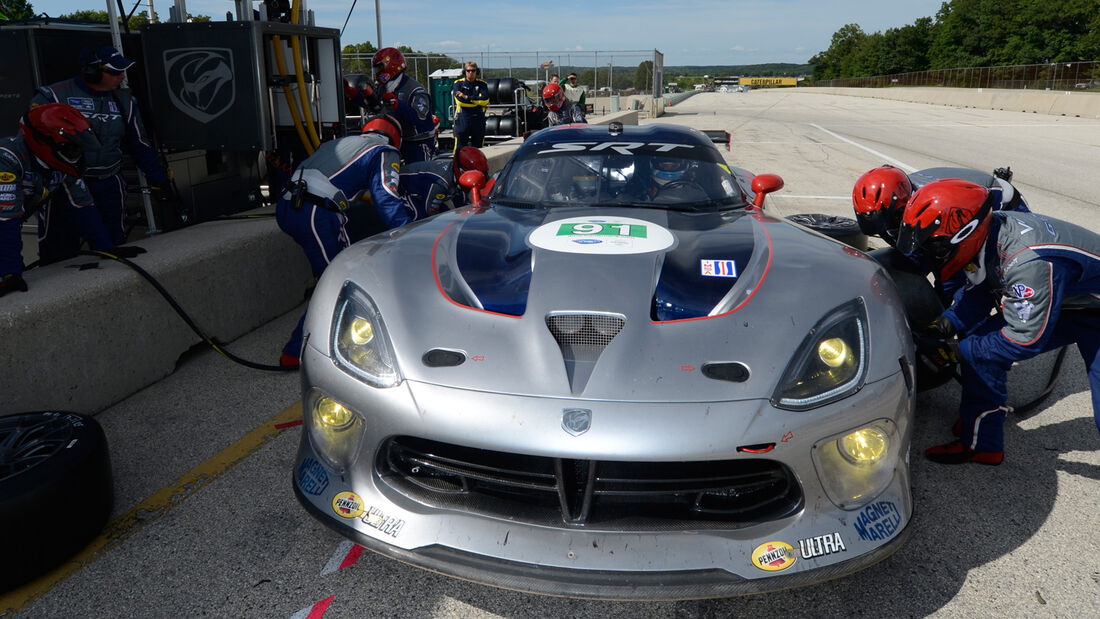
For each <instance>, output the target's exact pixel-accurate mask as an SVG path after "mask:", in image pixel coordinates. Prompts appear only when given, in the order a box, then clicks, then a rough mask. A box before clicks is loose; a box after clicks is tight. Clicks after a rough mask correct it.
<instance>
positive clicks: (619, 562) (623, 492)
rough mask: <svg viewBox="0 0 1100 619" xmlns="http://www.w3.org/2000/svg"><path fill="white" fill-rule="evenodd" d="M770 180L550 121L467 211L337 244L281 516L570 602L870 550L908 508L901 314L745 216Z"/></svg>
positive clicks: (681, 150)
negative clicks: (288, 504)
mask: <svg viewBox="0 0 1100 619" xmlns="http://www.w3.org/2000/svg"><path fill="white" fill-rule="evenodd" d="M469 174H473V175H474V176H476V175H478V173H476V172H473V173H469ZM781 186H782V180H781V179H779V177H777V176H774V175H767V174H763V175H760V176H755V177H754V176H753V175H752V174H750V173H748V172H746V171H744V170H741V169H738V168H735V167H731V166H729V165H728V164H727V163H726V162H725V160H724V158H723V155H722V153H721V152H720V151H719V150H718V148H716V147H715V145H714V139H713V136H710V137H708V136H707V135H705V134H703V133H702V132H699V131H696V130H694V129H687V128H683V127H674V126H667V125H648V126H641V127H623V126H622V125H619V124H617V123H613V124H612V125H610V126H565V127H556V128H552V129H545V130H542V131H539V132H538V133H535V134H533V135H532V136H530V138H529V139H528V140H527V141H526V142H525V143H524V144H523V146H522V147H521V148H520V149H519V150H518V151H517V152H516V153H515V154H514V156H513V157H512V158H511V159H510V161H509V162H508V163H507V165H506V166H505V168H504V169H503V170H502V171H501V174H500V175H499V177H498V178H497V179H496V181H495V185H494V186H493V188H492V190H491V192H489V194H488V196H487V198H485V199H483V200H482V201H481V204H480V205H479V206H474V207H468V208H466V209H462V210H458V211H452V212H447V213H444V214H442V215H439V216H437V217H434V218H431V219H428V220H425V221H422V222H418V223H416V224H413V225H410V226H407V227H405V228H402V229H398V230H395V231H392V232H390V233H387V234H384V235H379V236H376V237H373V238H371V239H368V240H366V241H363V242H361V243H358V244H356V245H354V246H352V247H351V248H349V249H347V250H345V251H344V252H342V253H341V254H340V255H339V256H338V258H337V259H336V260H335V261H334V262H333V263H332V265H331V266H329V267H328V270H327V271H326V272H325V274H324V276H323V277H322V278H321V280H320V282H319V283H318V285H317V288H316V291H315V293H314V295H313V299H312V301H311V303H310V307H309V312H308V317H307V319H306V333H307V340H306V344H305V348H304V350H303V353H302V385H303V399H302V403H303V409H304V417H305V431H304V432H303V434H302V441H301V445H300V448H299V452H298V456H297V460H296V464H295V469H294V473H293V483H294V489H295V492H296V494H297V496H298V499H299V501H300V502H301V504H302V505H303V506H304V507H305V508H306V509H307V510H308V511H309V512H310V513H312V514H313V515H314V516H315V517H317V518H318V519H319V520H321V521H323V522H324V523H325V524H326V525H328V526H330V527H332V528H333V529H335V530H336V531H338V532H339V533H341V534H342V535H345V536H347V537H348V538H350V539H352V540H355V541H356V542H358V543H360V544H362V545H364V546H366V547H367V548H369V549H371V550H374V551H377V552H380V553H382V554H384V555H387V556H389V557H392V558H395V559H398V560H401V561H405V562H408V563H412V564H414V565H417V566H420V567H423V568H427V569H429V570H433V571H436V572H441V573H443V574H448V575H451V576H455V577H459V578H464V579H468V580H473V581H477V582H482V583H487V584H491V585H496V586H500V587H506V588H509V589H517V590H522V591H532V592H540V593H548V594H555V595H565V596H574V597H589V598H613V599H686V598H702V597H718V596H730V595H738V594H743V593H750V592H759V591H767V590H773V589H778V588H784V587H790V586H799V585H806V584H810V583H815V582H819V581H822V580H826V579H829V578H835V577H838V576H843V575H846V574H849V573H852V572H854V571H856V570H860V569H863V568H865V567H867V566H869V565H871V564H873V563H875V562H876V561H879V560H881V559H883V558H884V557H886V556H888V555H889V554H891V553H892V552H894V551H895V550H896V549H897V548H898V547H899V546H900V545H901V544H902V543H903V541H904V539H905V538H906V536H907V531H908V529H907V525H908V524H909V522H910V518H911V515H912V499H911V495H910V489H909V469H908V452H909V440H910V430H911V427H910V426H911V420H912V414H913V401H914V392H915V384H914V379H915V371H914V366H913V345H912V340H911V339H910V333H909V328H908V326H907V323H906V317H905V310H904V308H903V303H902V300H901V299H900V297H899V295H898V292H897V289H896V288H895V285H894V283H893V281H892V279H891V278H890V276H889V274H888V272H887V271H886V270H884V268H883V267H881V266H880V265H879V264H878V263H877V262H875V261H874V260H871V259H870V258H868V257H867V255H866V254H864V253H863V252H860V251H857V250H855V249H853V248H851V247H849V246H846V245H844V244H841V243H838V242H836V241H834V240H832V239H829V238H826V237H825V236H823V235H821V234H817V233H814V232H812V231H809V230H807V229H806V228H803V227H801V226H798V225H795V224H793V223H790V222H788V221H786V220H784V219H780V218H775V217H772V216H769V214H768V213H767V212H766V211H765V210H764V208H763V202H764V196H765V194H767V193H768V192H770V191H774V190H776V189H778V188H780V187H781Z"/></svg>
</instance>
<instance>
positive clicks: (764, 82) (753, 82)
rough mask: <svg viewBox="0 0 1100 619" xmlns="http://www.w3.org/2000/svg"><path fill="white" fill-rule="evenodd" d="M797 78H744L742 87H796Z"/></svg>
mask: <svg viewBox="0 0 1100 619" xmlns="http://www.w3.org/2000/svg"><path fill="white" fill-rule="evenodd" d="M796 84H798V78H797V77H742V78H741V85H742V86H794V85H796Z"/></svg>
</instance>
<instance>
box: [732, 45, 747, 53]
mask: <svg viewBox="0 0 1100 619" xmlns="http://www.w3.org/2000/svg"><path fill="white" fill-rule="evenodd" d="M730 49H732V50H733V51H735V52H743V51H745V48H744V47H743V46H741V45H734V46H733V47H731V48H730Z"/></svg>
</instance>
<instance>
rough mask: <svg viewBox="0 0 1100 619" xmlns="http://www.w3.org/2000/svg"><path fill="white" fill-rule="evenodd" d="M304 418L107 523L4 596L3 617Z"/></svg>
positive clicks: (232, 451)
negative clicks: (61, 560)
mask: <svg viewBox="0 0 1100 619" xmlns="http://www.w3.org/2000/svg"><path fill="white" fill-rule="evenodd" d="M301 418H302V403H301V402H298V403H296V404H294V405H293V406H291V407H290V408H288V409H286V410H285V411H283V412H281V413H279V414H278V415H276V416H275V417H273V418H271V419H269V420H267V421H266V422H264V423H263V424H261V425H260V426H259V427H257V428H256V429H254V430H252V431H251V432H249V433H248V434H246V435H244V436H243V437H241V438H240V440H238V441H237V442H235V443H233V444H232V445H230V446H228V447H226V448H225V449H223V450H221V451H220V452H218V453H217V454H215V455H214V456H213V457H212V458H210V459H208V460H206V461H205V462H203V463H201V464H199V465H198V466H196V467H195V468H193V469H191V470H190V471H188V472H186V473H184V474H183V475H182V476H180V477H179V478H178V479H176V481H174V482H172V483H171V484H168V485H167V486H165V487H163V488H161V489H160V490H158V491H156V492H155V493H154V494H152V495H150V496H149V497H147V498H146V499H145V500H144V501H142V502H141V503H140V504H138V505H136V506H134V507H132V508H130V510H129V511H127V512H126V513H125V514H122V515H121V516H119V517H118V518H115V519H114V520H112V521H111V522H108V523H107V525H106V526H105V527H104V529H103V532H102V533H101V534H100V535H99V537H96V538H95V539H93V540H92V541H91V542H89V543H88V545H87V546H85V547H84V549H83V550H81V551H80V552H79V553H78V554H76V555H75V556H73V557H72V558H70V559H69V560H68V561H66V562H65V563H62V564H61V565H60V566H58V567H57V568H55V569H54V570H53V571H51V572H49V573H47V574H45V575H43V576H42V577H40V578H38V579H37V580H34V581H31V582H29V583H27V584H25V585H23V586H22V587H19V588H18V589H14V590H12V591H9V592H7V593H5V594H3V595H2V596H0V617H5V616H8V615H10V614H13V613H14V612H16V611H18V610H21V609H22V608H23V607H24V606H26V605H27V604H29V603H31V602H33V601H34V600H36V599H38V598H39V597H41V596H42V595H44V594H45V593H46V592H47V591H49V590H50V589H52V588H53V587H54V586H55V585H57V584H58V583H60V582H61V581H63V580H65V579H66V578H68V577H69V576H72V575H73V574H75V573H76V572H77V571H79V570H80V569H81V568H83V567H85V566H87V565H90V564H91V563H92V562H93V561H95V560H96V559H98V558H100V557H102V556H103V555H104V554H106V553H107V551H108V550H110V549H111V548H114V547H115V546H118V545H119V544H121V543H122V542H123V541H124V540H125V539H126V538H128V537H130V536H131V535H133V534H134V533H137V532H138V531H140V530H141V529H142V528H143V527H144V526H145V525H147V524H149V523H150V522H152V521H154V520H156V519H157V518H160V517H161V516H163V515H164V514H166V513H168V511H169V510H171V509H172V508H173V507H175V506H177V505H179V504H180V503H182V502H183V501H184V500H186V499H187V498H188V497H190V496H191V495H193V494H195V493H196V492H198V491H199V490H200V489H202V488H203V487H204V486H206V485H207V484H209V483H210V482H212V481H214V480H215V479H217V478H218V477H221V475H222V474H224V473H225V472H226V471H228V470H230V469H232V468H233V467H234V466H236V465H237V464H239V463H240V462H241V461H242V460H244V459H245V458H247V457H248V456H250V455H252V454H253V453H255V452H256V450H258V449H259V448H260V447H263V446H264V445H265V444H266V443H269V442H270V441H272V440H273V439H275V438H276V437H277V436H279V435H280V434H282V433H283V431H284V430H286V429H287V428H286V427H285V426H284V427H282V428H277V427H276V426H281V425H283V424H287V423H291V422H293V421H295V420H297V419H301ZM8 534H18V532H13V531H9V532H8Z"/></svg>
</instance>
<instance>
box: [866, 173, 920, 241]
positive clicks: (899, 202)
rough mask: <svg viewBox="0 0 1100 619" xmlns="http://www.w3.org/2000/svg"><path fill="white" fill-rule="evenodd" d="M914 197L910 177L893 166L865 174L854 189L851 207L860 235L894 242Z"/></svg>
mask: <svg viewBox="0 0 1100 619" xmlns="http://www.w3.org/2000/svg"><path fill="white" fill-rule="evenodd" d="M912 195H913V183H912V182H910V181H909V176H908V175H906V174H905V172H902V171H901V170H899V169H897V168H895V167H894V166H890V165H884V166H882V167H879V168H875V169H873V170H870V171H868V172H866V173H864V174H863V176H860V177H859V180H857V181H856V184H855V187H854V188H852V206H853V207H854V208H855V211H856V221H857V222H858V223H859V229H860V231H861V232H863V234H866V235H869V236H876V235H877V236H880V237H882V238H883V239H886V240H887V241H888V242H892V240H893V238H895V237H896V236H897V233H898V228H899V227H900V226H901V216H902V212H903V211H904V210H905V205H906V204H908V202H909V198H910V197H911V196H912Z"/></svg>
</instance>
